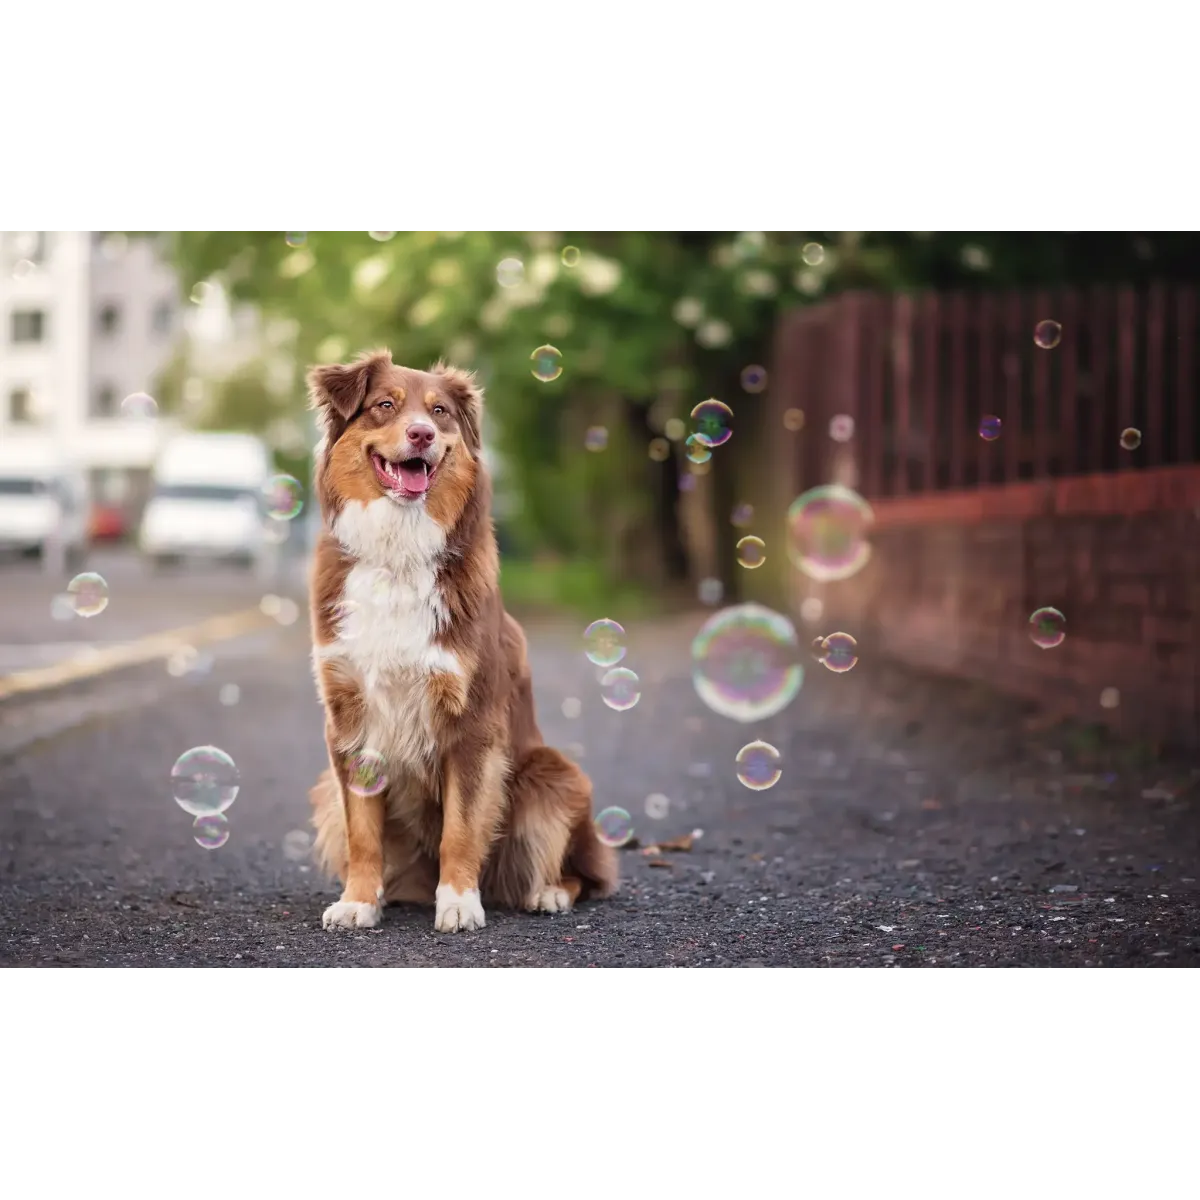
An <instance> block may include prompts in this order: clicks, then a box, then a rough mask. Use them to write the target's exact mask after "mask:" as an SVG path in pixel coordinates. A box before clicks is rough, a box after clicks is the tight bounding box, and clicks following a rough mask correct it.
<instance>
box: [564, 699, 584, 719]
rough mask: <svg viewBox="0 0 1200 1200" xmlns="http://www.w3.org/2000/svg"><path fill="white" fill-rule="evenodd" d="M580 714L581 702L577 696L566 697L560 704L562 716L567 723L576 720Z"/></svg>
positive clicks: (581, 709) (581, 710)
mask: <svg viewBox="0 0 1200 1200" xmlns="http://www.w3.org/2000/svg"><path fill="white" fill-rule="evenodd" d="M581 712H583V702H582V701H581V700H580V699H579V697H578V696H568V697H567V698H566V699H565V700H564V701H563V702H562V715H563V716H564V717H566V718H567V720H568V721H575V720H578V719H579V714H580V713H581Z"/></svg>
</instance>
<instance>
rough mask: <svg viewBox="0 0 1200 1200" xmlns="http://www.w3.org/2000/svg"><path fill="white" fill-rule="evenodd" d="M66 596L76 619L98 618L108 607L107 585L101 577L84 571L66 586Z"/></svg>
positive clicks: (93, 572)
mask: <svg viewBox="0 0 1200 1200" xmlns="http://www.w3.org/2000/svg"><path fill="white" fill-rule="evenodd" d="M67 596H68V597H69V599H70V602H71V608H72V610H73V611H74V613H75V615H76V616H77V617H98V616H99V615H100V614H101V613H102V612H103V611H104V610H105V609H106V608H107V607H108V584H107V583H106V582H105V579H104V576H103V575H97V574H96V572H95V571H84V573H83V574H82V575H76V576H75V578H74V579H72V580H71V582H70V583H68V584H67Z"/></svg>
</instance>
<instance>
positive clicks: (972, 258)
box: [960, 246, 992, 271]
mask: <svg viewBox="0 0 1200 1200" xmlns="http://www.w3.org/2000/svg"><path fill="white" fill-rule="evenodd" d="M960 257H961V259H962V264H963V266H964V267H968V268H970V270H972V271H986V270H987V269H988V268H989V267H990V266H991V265H992V256H991V255H990V254H988V252H987V251H986V250H985V249H984V248H983V247H982V246H964V247H963V248H962V253H961V255H960Z"/></svg>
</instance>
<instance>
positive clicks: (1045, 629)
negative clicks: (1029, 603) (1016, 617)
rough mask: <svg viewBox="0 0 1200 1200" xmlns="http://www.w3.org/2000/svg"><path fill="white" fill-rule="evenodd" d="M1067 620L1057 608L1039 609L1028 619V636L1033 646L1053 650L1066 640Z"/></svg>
mask: <svg viewBox="0 0 1200 1200" xmlns="http://www.w3.org/2000/svg"><path fill="white" fill-rule="evenodd" d="M1066 624H1067V618H1066V617H1064V616H1063V615H1062V613H1061V612H1059V611H1058V609H1057V608H1039V609H1038V610H1037V611H1036V612H1035V613H1034V614H1033V615H1032V616H1031V617H1030V618H1029V636H1030V638H1031V639H1032V640H1033V644H1034V645H1035V646H1038V647H1040V648H1041V649H1042V650H1053V649H1054V647H1055V646H1061V645H1062V644H1063V642H1064V641H1066V638H1067V630H1066Z"/></svg>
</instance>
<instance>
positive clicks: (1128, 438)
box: [1121, 428, 1142, 450]
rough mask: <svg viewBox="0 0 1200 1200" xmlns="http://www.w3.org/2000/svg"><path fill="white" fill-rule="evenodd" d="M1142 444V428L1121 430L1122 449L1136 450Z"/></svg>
mask: <svg viewBox="0 0 1200 1200" xmlns="http://www.w3.org/2000/svg"><path fill="white" fill-rule="evenodd" d="M1141 444H1142V431H1141V430H1140V429H1132V428H1130V429H1123V430H1121V449H1122V450H1136V449H1137V448H1138V447H1139V446H1140V445H1141Z"/></svg>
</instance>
